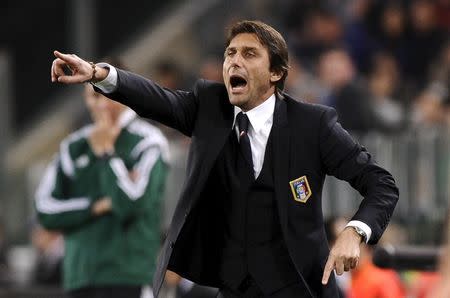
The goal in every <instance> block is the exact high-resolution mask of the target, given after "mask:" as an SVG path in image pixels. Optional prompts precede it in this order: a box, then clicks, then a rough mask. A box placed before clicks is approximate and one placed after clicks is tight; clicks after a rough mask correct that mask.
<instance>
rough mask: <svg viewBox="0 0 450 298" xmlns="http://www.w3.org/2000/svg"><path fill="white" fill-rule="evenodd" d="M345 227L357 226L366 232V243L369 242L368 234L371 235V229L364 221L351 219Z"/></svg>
mask: <svg viewBox="0 0 450 298" xmlns="http://www.w3.org/2000/svg"><path fill="white" fill-rule="evenodd" d="M345 227H358V228H360V229H361V230H363V231H364V233H366V235H367V237H366V243H368V242H369V239H370V236H372V229H371V228H370V227H369V226H368V225H367V224H365V223H363V222H362V221H359V220H351V221H350V222H349V223H348V224H347V225H346V226H345Z"/></svg>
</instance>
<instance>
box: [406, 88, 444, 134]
mask: <svg viewBox="0 0 450 298" xmlns="http://www.w3.org/2000/svg"><path fill="white" fill-rule="evenodd" d="M441 87H442V86H439V85H430V86H429V87H427V88H425V89H424V90H423V91H422V92H421V93H420V94H419V95H418V96H417V97H416V98H415V99H414V101H413V106H412V114H411V122H412V125H413V127H415V128H419V129H421V128H425V129H427V128H438V127H442V126H445V125H446V124H447V119H448V118H447V117H448V115H447V110H446V108H445V102H444V100H445V95H446V94H445V91H444V89H442V88H441Z"/></svg>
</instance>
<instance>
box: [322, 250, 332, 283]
mask: <svg viewBox="0 0 450 298" xmlns="http://www.w3.org/2000/svg"><path fill="white" fill-rule="evenodd" d="M333 269H334V257H332V256H331V255H330V256H329V257H328V260H327V263H326V264H325V268H324V270H323V276H322V284H323V285H326V284H327V283H328V279H329V278H330V274H331V271H333Z"/></svg>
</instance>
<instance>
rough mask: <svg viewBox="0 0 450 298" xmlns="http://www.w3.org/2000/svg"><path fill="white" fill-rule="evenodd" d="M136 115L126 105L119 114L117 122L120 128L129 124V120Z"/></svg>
mask: <svg viewBox="0 0 450 298" xmlns="http://www.w3.org/2000/svg"><path fill="white" fill-rule="evenodd" d="M136 117H137V115H136V112H135V111H133V110H132V109H130V108H128V107H127V108H126V109H125V110H123V111H122V113H120V115H119V119H118V123H119V126H120V128H124V127H125V126H127V125H128V124H130V122H131V121H133V120H134V119H135V118H136Z"/></svg>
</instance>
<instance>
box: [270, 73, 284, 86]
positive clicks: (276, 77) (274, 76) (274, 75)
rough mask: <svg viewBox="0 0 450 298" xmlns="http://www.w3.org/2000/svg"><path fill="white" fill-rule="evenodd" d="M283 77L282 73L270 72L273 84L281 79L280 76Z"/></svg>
mask: <svg viewBox="0 0 450 298" xmlns="http://www.w3.org/2000/svg"><path fill="white" fill-rule="evenodd" d="M282 77H283V73H278V72H274V71H272V72H270V82H271V83H273V84H275V83H276V82H278V81H279V80H281V78H282Z"/></svg>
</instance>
